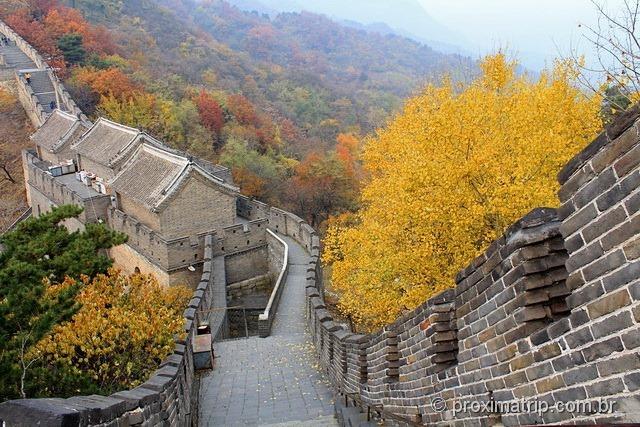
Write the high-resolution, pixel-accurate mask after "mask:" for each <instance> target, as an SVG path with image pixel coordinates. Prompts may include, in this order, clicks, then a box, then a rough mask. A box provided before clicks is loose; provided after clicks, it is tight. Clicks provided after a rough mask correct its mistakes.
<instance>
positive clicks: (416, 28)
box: [230, 0, 473, 54]
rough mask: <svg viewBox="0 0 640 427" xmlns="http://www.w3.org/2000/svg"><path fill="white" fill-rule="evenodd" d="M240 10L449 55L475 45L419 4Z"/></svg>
mask: <svg viewBox="0 0 640 427" xmlns="http://www.w3.org/2000/svg"><path fill="white" fill-rule="evenodd" d="M230 2H231V3H232V4H234V5H236V6H237V7H239V8H240V9H243V10H248V11H257V12H259V13H268V14H270V15H273V14H274V13H275V11H280V12H300V11H303V10H305V11H309V12H315V13H321V14H325V15H327V16H329V17H331V18H333V19H335V20H338V21H343V22H347V25H349V26H355V25H354V23H357V24H360V25H361V26H363V27H362V29H365V30H367V31H377V32H380V33H381V34H395V35H400V36H404V37H408V38H411V39H413V40H416V41H419V42H421V43H424V44H427V45H429V46H430V47H432V48H434V49H436V50H439V51H442V52H445V53H461V54H468V51H469V50H473V48H472V47H471V43H469V42H468V41H467V40H465V39H464V38H462V37H461V36H459V35H458V34H456V33H454V32H453V31H451V30H450V29H449V28H447V27H446V26H444V25H442V24H441V23H439V22H438V21H437V20H435V19H434V18H433V17H431V16H430V15H429V14H428V12H427V10H425V8H424V7H422V5H421V4H420V3H419V2H418V1H417V0H393V1H389V0H349V1H344V0H314V1H303V0H231V1H230Z"/></svg>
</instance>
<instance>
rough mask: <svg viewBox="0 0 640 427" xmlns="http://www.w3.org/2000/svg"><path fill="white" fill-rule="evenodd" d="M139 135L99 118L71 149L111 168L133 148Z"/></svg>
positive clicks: (136, 131)
mask: <svg viewBox="0 0 640 427" xmlns="http://www.w3.org/2000/svg"><path fill="white" fill-rule="evenodd" d="M139 134H140V131H139V130H138V129H134V128H130V127H128V126H124V125H121V124H119V123H115V122H112V121H110V120H107V119H104V118H100V119H98V120H97V121H96V122H95V123H94V125H93V126H92V127H91V129H90V130H89V131H88V132H87V133H85V134H84V136H83V137H82V138H81V139H80V140H79V141H78V142H77V143H76V144H74V145H73V147H72V148H73V149H74V150H75V151H76V152H77V153H78V154H80V155H81V156H86V157H88V158H89V159H91V160H93V161H95V162H98V163H100V164H102V165H105V166H111V165H112V164H113V163H115V162H116V161H118V160H120V158H121V157H122V155H123V154H124V153H125V152H126V151H128V149H131V148H133V147H132V145H133V142H134V140H135V139H136V137H137V136H138V135H139Z"/></svg>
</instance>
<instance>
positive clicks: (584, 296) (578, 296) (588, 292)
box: [567, 282, 604, 308]
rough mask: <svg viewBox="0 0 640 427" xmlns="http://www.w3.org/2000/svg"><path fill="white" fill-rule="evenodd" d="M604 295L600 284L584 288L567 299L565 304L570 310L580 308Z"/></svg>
mask: <svg viewBox="0 0 640 427" xmlns="http://www.w3.org/2000/svg"><path fill="white" fill-rule="evenodd" d="M603 294H604V289H603V288H602V284H600V282H596V283H592V284H590V285H587V286H584V287H582V288H580V289H578V290H576V291H574V292H573V293H572V294H571V295H569V296H568V297H567V304H568V305H569V307H571V308H576V307H580V306H582V305H585V304H587V303H589V302H590V301H593V300H594V299H596V298H598V297H600V296H601V295H603Z"/></svg>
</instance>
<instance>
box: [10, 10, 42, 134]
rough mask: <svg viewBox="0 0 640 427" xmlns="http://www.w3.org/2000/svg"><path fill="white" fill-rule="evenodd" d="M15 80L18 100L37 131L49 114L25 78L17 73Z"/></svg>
mask: <svg viewBox="0 0 640 427" xmlns="http://www.w3.org/2000/svg"><path fill="white" fill-rule="evenodd" d="M0 23H1V21H0ZM0 26H1V25H0ZM15 79H16V82H17V88H18V90H17V92H18V100H19V101H20V103H21V104H22V107H23V108H24V111H25V112H26V113H27V117H29V120H31V123H32V124H33V126H34V127H35V128H36V129H37V128H38V127H40V125H42V124H43V123H44V121H45V120H47V113H46V112H45V111H44V108H42V105H41V104H40V101H39V100H38V97H37V96H36V95H35V93H34V92H33V89H31V85H28V84H27V82H26V80H25V79H24V77H22V76H21V75H19V74H18V73H16V74H15Z"/></svg>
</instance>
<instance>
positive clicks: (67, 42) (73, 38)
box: [58, 33, 87, 65]
mask: <svg viewBox="0 0 640 427" xmlns="http://www.w3.org/2000/svg"><path fill="white" fill-rule="evenodd" d="M58 49H60V51H61V52H62V54H63V55H64V60H65V62H66V63H67V64H72V65H76V64H82V63H84V58H85V56H86V54H87V52H86V51H85V49H84V46H83V44H82V36H81V35H80V34H77V33H71V34H65V35H64V36H62V37H60V38H59V39H58Z"/></svg>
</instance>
